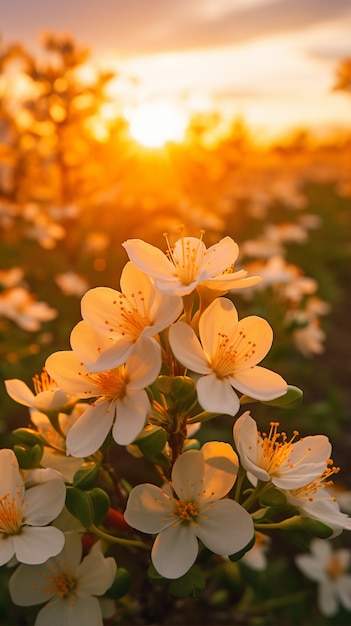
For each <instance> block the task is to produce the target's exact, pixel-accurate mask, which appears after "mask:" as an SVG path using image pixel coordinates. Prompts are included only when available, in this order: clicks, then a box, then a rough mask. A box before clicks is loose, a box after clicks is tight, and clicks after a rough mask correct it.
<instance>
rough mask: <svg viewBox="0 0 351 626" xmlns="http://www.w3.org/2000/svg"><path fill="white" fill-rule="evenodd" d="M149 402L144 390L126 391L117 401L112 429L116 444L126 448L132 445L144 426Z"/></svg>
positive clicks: (149, 407)
mask: <svg viewBox="0 0 351 626" xmlns="http://www.w3.org/2000/svg"><path fill="white" fill-rule="evenodd" d="M150 409H151V406H150V401H149V398H148V395H147V393H146V391H144V389H141V390H140V391H133V390H127V393H126V395H125V396H124V397H123V399H122V400H117V413H116V419H115V423H114V425H113V428H112V436H113V438H114V440H115V441H116V443H119V444H120V445H121V446H126V445H128V444H129V443H132V441H134V439H135V438H136V437H137V436H138V435H139V433H140V432H141V431H142V429H143V428H144V426H145V422H146V418H147V415H148V412H149V411H150Z"/></svg>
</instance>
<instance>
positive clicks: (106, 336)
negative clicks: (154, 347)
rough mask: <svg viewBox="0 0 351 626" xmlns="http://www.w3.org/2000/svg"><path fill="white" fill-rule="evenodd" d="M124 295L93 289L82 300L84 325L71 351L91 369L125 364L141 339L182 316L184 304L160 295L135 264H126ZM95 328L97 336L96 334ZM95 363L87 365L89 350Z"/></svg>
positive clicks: (75, 335) (76, 331)
mask: <svg viewBox="0 0 351 626" xmlns="http://www.w3.org/2000/svg"><path fill="white" fill-rule="evenodd" d="M120 283H121V290H122V291H121V292H119V291H116V290H115V289H110V288H109V287H96V288H95V289H90V290H89V291H88V292H87V293H86V294H85V295H84V296H83V298H82V301H81V310H82V317H83V320H84V321H82V322H79V323H78V324H77V325H76V326H75V328H74V329H73V331H72V333H71V346H72V349H73V350H74V351H75V352H76V353H77V354H79V356H81V358H82V360H83V361H84V363H85V365H86V367H87V368H88V369H90V370H94V371H97V370H103V369H110V368H113V367H117V366H118V365H121V363H124V362H125V360H126V358H127V357H128V355H129V354H130V353H131V351H132V350H133V348H134V346H135V344H136V342H137V341H138V339H139V338H140V337H144V338H148V339H149V340H150V341H151V340H152V337H154V336H155V335H157V333H159V332H161V331H162V330H164V329H165V328H167V327H168V326H169V325H170V324H172V322H174V320H176V319H177V317H179V315H180V313H181V311H182V308H183V302H182V299H181V298H179V297H175V296H166V295H164V294H161V293H160V292H159V291H158V290H157V289H156V288H155V286H154V285H153V284H152V282H151V280H150V278H149V277H148V276H146V275H145V274H143V272H141V271H140V270H139V269H137V268H136V267H135V266H134V265H133V263H131V262H129V263H127V264H126V265H125V267H124V269H123V271H122V275H121V281H120ZM94 329H95V331H96V333H94ZM92 343H95V344H96V345H95V346H94V353H93V354H92V353H91V352H90V355H89V356H90V358H91V359H93V361H92V363H88V362H87V358H86V357H87V350H86V348H88V349H89V347H90V345H91V344H92Z"/></svg>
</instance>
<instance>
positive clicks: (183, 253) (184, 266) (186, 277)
mask: <svg viewBox="0 0 351 626" xmlns="http://www.w3.org/2000/svg"><path fill="white" fill-rule="evenodd" d="M177 230H178V233H179V234H181V250H180V254H179V251H178V250H177V253H175V251H174V247H172V246H171V245H170V242H169V238H168V234H167V233H163V236H164V237H165V239H166V243H167V251H166V254H167V256H168V258H169V260H170V261H171V262H172V263H173V265H174V267H175V272H174V276H176V277H177V278H178V279H179V280H180V282H181V283H182V284H183V285H190V284H191V283H192V282H194V280H196V277H197V276H198V274H199V271H200V268H201V266H202V264H203V260H204V255H205V252H202V253H200V247H201V244H202V239H203V236H204V234H205V231H204V230H200V237H199V239H198V240H197V242H198V243H197V245H196V246H195V247H191V242H190V239H189V238H188V237H184V236H183V234H182V233H183V231H184V226H179V227H178V229H177Z"/></svg>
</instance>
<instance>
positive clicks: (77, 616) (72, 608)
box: [43, 596, 103, 626]
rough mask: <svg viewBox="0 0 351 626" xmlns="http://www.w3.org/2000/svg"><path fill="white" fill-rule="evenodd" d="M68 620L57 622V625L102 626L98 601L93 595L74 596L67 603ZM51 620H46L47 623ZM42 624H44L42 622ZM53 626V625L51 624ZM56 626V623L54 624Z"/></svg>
mask: <svg viewBox="0 0 351 626" xmlns="http://www.w3.org/2000/svg"><path fill="white" fill-rule="evenodd" d="M68 616H69V617H68V621H63V622H58V624H57V626H59V625H60V626H61V624H65V625H66V624H67V626H82V625H83V624H84V626H103V619H102V612H101V606H100V602H99V600H98V599H97V598H94V597H91V596H90V597H84V598H79V597H78V598H75V601H74V602H72V601H71V602H69V605H68ZM48 623H49V624H51V622H46V625H47V624H48ZM43 626H44V624H43ZM53 626H54V625H53ZM55 626H56V624H55Z"/></svg>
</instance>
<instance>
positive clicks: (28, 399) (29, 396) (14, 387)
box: [5, 378, 35, 406]
mask: <svg viewBox="0 0 351 626" xmlns="http://www.w3.org/2000/svg"><path fill="white" fill-rule="evenodd" d="M5 387H6V391H7V393H8V394H9V396H10V398H12V400H15V402H18V403H19V404H23V405H24V406H33V404H34V400H35V395H34V393H33V392H32V391H31V390H30V389H29V387H28V386H27V385H26V383H25V382H23V380H19V379H18V378H12V379H11V380H5Z"/></svg>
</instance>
